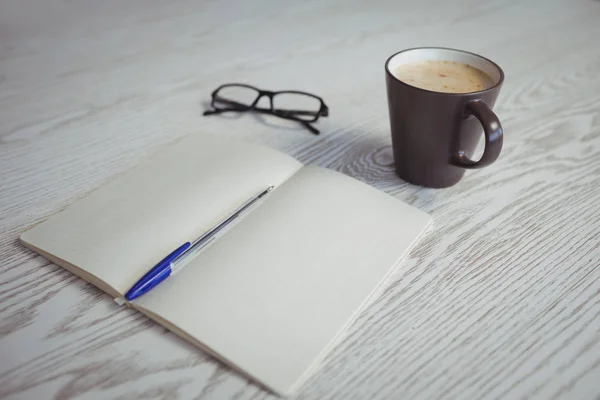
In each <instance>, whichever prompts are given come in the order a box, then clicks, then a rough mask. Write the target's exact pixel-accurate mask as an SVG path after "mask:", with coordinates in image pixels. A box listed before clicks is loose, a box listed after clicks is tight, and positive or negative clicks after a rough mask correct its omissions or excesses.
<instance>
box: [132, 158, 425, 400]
mask: <svg viewBox="0 0 600 400" xmlns="http://www.w3.org/2000/svg"><path fill="white" fill-rule="evenodd" d="M429 222H430V218H429V216H428V215H427V214H425V213H423V212H421V211H419V210H418V209H416V208H414V207H411V206H409V205H407V204H405V203H403V202H401V201H399V200H397V199H395V198H393V197H391V196H389V195H387V194H385V193H383V192H380V191H378V190H376V189H374V188H372V187H370V186H368V185H366V184H364V183H361V182H359V181H357V180H355V179H352V178H349V177H346V176H344V175H342V174H339V173H336V172H333V171H330V170H326V169H322V168H315V167H305V168H302V169H301V170H300V171H299V172H297V173H296V174H295V175H294V176H293V177H291V178H290V179H289V180H288V181H286V182H285V183H284V184H283V185H282V186H280V187H278V188H276V189H275V190H274V191H273V192H272V193H271V194H269V195H268V197H267V198H266V200H265V201H264V202H263V203H262V204H261V205H259V206H258V208H257V209H256V210H254V211H253V212H252V213H251V214H250V215H248V216H247V217H246V218H244V220H243V221H241V222H240V223H239V224H237V225H236V226H235V227H234V228H233V229H232V230H231V231H230V232H229V233H228V234H227V235H225V236H224V237H223V238H222V239H220V240H219V241H218V242H216V243H215V244H214V245H212V246H211V247H210V248H208V249H206V251H204V252H203V253H201V254H200V255H199V256H198V257H197V258H196V259H195V260H193V261H192V262H191V263H190V265H188V266H187V268H186V269H184V270H183V271H182V272H180V273H179V274H178V275H175V276H174V277H173V278H171V279H169V280H167V281H165V282H164V283H162V284H161V285H160V286H158V287H157V288H155V289H154V290H153V291H151V292H149V293H148V294H146V295H144V296H142V297H141V298H139V300H136V301H135V302H134V303H135V304H136V306H140V307H142V308H145V309H147V310H149V311H150V312H152V313H154V314H157V315H158V316H160V317H162V318H164V319H166V320H168V321H169V322H170V323H171V324H173V325H174V326H175V328H176V329H175V330H181V331H183V332H185V333H186V334H187V335H189V336H191V337H193V338H195V339H196V340H198V341H199V342H201V343H202V344H204V345H205V346H207V347H208V348H210V349H211V350H212V351H213V352H215V353H217V354H220V355H221V356H222V357H223V358H224V359H226V360H228V361H229V363H230V364H232V365H233V366H234V367H237V368H239V369H241V370H243V371H244V372H245V373H246V374H248V375H250V376H252V377H254V378H255V379H257V380H258V381H260V382H262V383H263V384H265V385H266V386H267V387H270V388H271V389H272V390H274V391H276V392H278V393H282V394H286V393H289V392H291V391H292V390H294V389H295V387H296V386H298V385H299V384H301V383H302V382H303V380H304V379H305V378H306V374H307V373H309V372H310V370H311V369H312V366H313V364H314V363H315V362H316V361H317V360H318V359H319V358H320V356H321V355H323V354H324V352H325V351H326V350H327V349H328V348H329V347H330V346H331V345H332V344H333V343H334V340H335V338H336V337H337V336H338V334H339V333H341V332H342V330H343V328H344V327H345V326H346V325H347V324H348V323H349V322H351V320H352V318H353V316H355V315H356V313H357V312H358V311H359V310H360V308H361V306H362V305H363V304H364V303H365V301H366V300H367V299H368V298H369V296H370V294H371V293H372V292H373V291H374V290H375V289H376V288H377V287H378V286H379V285H380V284H381V283H382V282H383V280H384V278H385V277H386V276H387V274H388V273H389V272H390V271H391V270H392V267H393V266H394V265H395V264H396V263H397V261H398V260H399V259H400V258H401V257H402V256H403V255H404V254H405V253H406V252H407V251H408V250H409V249H410V248H411V246H412V245H414V244H415V243H416V241H417V240H418V238H419V237H420V236H421V235H422V234H423V233H424V231H425V230H426V227H427V226H428V224H429Z"/></svg>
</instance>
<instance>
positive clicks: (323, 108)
mask: <svg viewBox="0 0 600 400" xmlns="http://www.w3.org/2000/svg"><path fill="white" fill-rule="evenodd" d="M226 87H245V88H248V89H252V90H254V91H256V92H257V93H258V95H257V97H256V99H254V101H253V102H252V104H250V105H246V104H243V103H239V102H237V101H234V100H231V99H226V98H224V97H219V96H218V93H219V91H220V90H222V89H224V88H226ZM286 93H287V94H300V95H304V96H309V97H312V98H314V99H316V100H318V101H319V102H320V106H319V111H308V110H281V109H276V108H274V107H273V98H274V97H275V96H276V95H278V94H286ZM265 96H266V97H268V98H269V106H270V107H269V108H262V107H257V104H258V102H259V101H260V99H262V98H263V97H265ZM218 102H220V103H224V104H230V105H231V106H232V107H231V108H222V107H218V106H217V105H216V103H218ZM210 105H211V106H212V108H213V110H206V111H204V113H203V114H202V115H213V114H220V113H223V112H228V111H234V112H246V111H256V112H259V113H263V114H271V115H275V116H276V117H279V118H283V119H287V120H290V121H296V122H299V123H301V124H302V125H304V126H305V127H306V128H307V129H308V130H309V131H311V132H312V133H314V134H315V135H318V134H319V133H320V132H319V130H318V129H316V128H315V127H314V126H312V125H311V124H312V123H314V122H316V121H317V120H318V119H319V118H320V117H327V116H328V115H329V107H327V105H326V104H325V102H324V101H323V99H322V98H320V97H319V96H316V95H314V94H312V93H307V92H302V91H298V90H280V91H271V90H261V89H259V88H257V87H254V86H250V85H247V84H245V83H226V84H223V85H221V86H219V87H218V88H216V89H215V90H213V92H212V93H211V102H210ZM296 115H310V116H313V118H312V119H310V120H306V119H301V118H298V117H296Z"/></svg>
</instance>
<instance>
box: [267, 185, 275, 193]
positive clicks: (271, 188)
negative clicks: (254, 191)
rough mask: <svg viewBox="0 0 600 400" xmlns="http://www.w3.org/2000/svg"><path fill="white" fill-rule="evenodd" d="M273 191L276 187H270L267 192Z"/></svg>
mask: <svg viewBox="0 0 600 400" xmlns="http://www.w3.org/2000/svg"><path fill="white" fill-rule="evenodd" d="M273 189H275V186H269V188H268V189H267V192H270V191H271V190H273Z"/></svg>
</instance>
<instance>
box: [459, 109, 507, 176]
mask: <svg viewBox="0 0 600 400" xmlns="http://www.w3.org/2000/svg"><path fill="white" fill-rule="evenodd" d="M465 112H466V115H467V116H469V115H473V116H474V117H475V118H477V119H478V120H479V122H480V123H481V126H483V133H484V135H485V149H484V150H483V155H482V156H481V158H480V159H479V161H473V160H471V159H470V158H469V157H468V156H467V155H466V153H465V152H464V151H462V150H459V151H458V152H456V153H455V154H454V155H453V156H452V161H453V164H454V165H456V166H457V167H462V168H468V169H476V168H483V167H487V166H488V165H490V164H491V163H493V162H494V161H496V159H497V158H498V156H499V155H500V150H502V138H503V133H502V125H501V124H500V120H499V119H498V117H497V116H496V114H494V112H493V111H492V110H490V108H489V107H488V106H487V104H485V103H484V102H483V101H481V100H474V101H470V102H469V103H467V105H466V106H465Z"/></svg>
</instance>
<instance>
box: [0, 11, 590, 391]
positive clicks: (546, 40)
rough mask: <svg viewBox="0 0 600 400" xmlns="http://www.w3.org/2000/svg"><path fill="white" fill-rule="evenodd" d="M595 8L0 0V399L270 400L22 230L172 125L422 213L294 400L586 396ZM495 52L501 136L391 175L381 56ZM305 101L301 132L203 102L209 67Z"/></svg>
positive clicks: (162, 138) (221, 78) (155, 146)
mask: <svg viewBox="0 0 600 400" xmlns="http://www.w3.org/2000/svg"><path fill="white" fill-rule="evenodd" d="M599 20H600V2H597V1H592V0H573V1H567V0H564V1H560V0H548V1H541V0H539V1H538V0H527V1H517V0H507V1H502V0H492V1H471V0H458V1H455V2H445V1H441V0H438V1H430V2H409V1H399V0H394V1H391V0H390V1H387V0H381V1H375V2H369V3H367V2H361V1H345V2H342V1H339V0H322V1H316V0H313V1H306V2H293V3H292V2H282V1H274V0H258V1H253V2H234V1H220V2H216V1H183V0H178V1H171V2H145V1H142V0H131V1H127V2H121V1H117V0H109V1H104V2H91V1H84V0H71V1H67V0H64V1H60V0H48V1H41V0H2V1H1V2H0V122H1V123H0V256H1V260H2V263H1V264H0V265H1V266H0V398H7V399H45V398H60V399H81V398H85V399H148V398H152V399H175V398H180V399H238V400H242V399H266V398H271V397H273V396H272V395H271V394H269V393H268V392H265V391H263V390H262V389H261V388H260V387H259V386H257V385H256V384H254V383H252V382H248V381H247V380H246V379H244V378H243V377H241V376H239V375H238V374H236V373H234V372H232V371H230V370H229V369H228V368H226V367H225V366H223V365H222V364H220V363H219V362H217V361H215V360H213V359H212V358H210V357H208V356H206V355H205V354H203V353H202V352H200V351H198V350H197V349H195V348H193V347H191V346H190V345H188V344H186V343H185V342H183V341H182V340H179V339H178V338H176V337H175V336H174V335H172V334H170V333H168V332H166V331H165V330H164V329H163V328H161V327H159V326H157V325H156V324H154V323H152V322H151V321H149V320H148V319H146V318H145V317H143V316H141V315H140V314H137V313H135V312H133V311H131V310H128V309H123V308H119V307H118V306H117V305H116V304H115V303H114V302H112V301H111V299H110V298H108V296H106V295H104V294H103V293H102V292H100V291H99V290H97V289H95V288H94V287H92V286H90V285H88V284H85V283H84V282H83V281H81V280H79V279H78V278H76V277H74V276H73V275H71V274H70V273H68V272H67V271H64V270H62V269H61V268H59V267H57V266H55V265H53V264H51V263H49V262H48V261H46V260H44V259H43V258H41V257H39V256H37V255H35V254H34V253H32V252H30V251H28V250H26V249H25V248H23V247H22V246H21V245H19V244H18V243H17V237H18V235H19V234H20V233H21V232H22V231H23V230H25V229H26V228H28V227H30V226H32V225H33V224H36V223H38V222H40V221H42V220H43V219H44V218H46V217H47V216H48V215H50V214H52V213H55V212H57V211H59V210H61V209H62V208H64V207H65V206H67V205H68V204H70V203H72V202H73V201H74V200H76V199H77V198H80V197H82V196H84V195H85V194H86V193H88V192H89V191H91V190H93V189H94V188H96V187H98V186H100V185H102V184H103V183H104V182H106V181H107V180H109V179H110V178H111V177H113V176H115V175H116V174H118V173H121V172H123V171H126V170H127V169H128V168H130V167H132V166H133V165H135V164H136V163H138V162H139V161H140V160H141V159H142V158H143V157H145V156H147V155H149V154H151V153H153V152H156V151H158V150H159V149H160V148H161V147H162V146H164V145H165V144H167V143H169V142H171V141H173V140H175V139H177V138H180V137H182V136H184V135H188V134H194V133H196V132H202V131H211V132H218V133H220V134H223V135H228V136H231V137H237V138H240V139H244V140H249V141H253V142H256V143H262V144H265V145H269V146H272V147H274V148H278V149H280V150H283V151H285V152H287V153H288V154H291V155H293V156H295V157H297V158H298V159H299V160H301V161H303V162H305V163H310V164H316V165H321V166H326V167H329V168H332V169H335V170H338V171H342V172H343V173H346V174H348V175H351V176H354V177H356V178H358V179H360V180H362V181H365V182H367V183H369V184H371V185H373V186H375V187H377V188H380V189H381V190H384V191H386V192H388V193H390V194H392V195H394V196H396V197H397V198H399V199H402V200H404V201H406V202H408V203H410V204H412V205H414V206H416V207H418V208H420V209H422V210H425V211H427V212H429V213H431V214H432V216H433V217H434V220H435V231H434V232H433V233H432V234H431V235H429V236H428V237H427V239H426V240H425V241H424V242H423V244H422V245H420V246H419V247H418V248H416V249H415V250H414V251H413V252H412V254H411V255H410V257H409V258H408V260H407V261H406V262H405V263H404V264H403V265H402V267H401V268H398V270H397V271H396V273H395V274H394V275H393V276H392V277H391V279H390V281H389V284H388V285H387V286H386V288H385V291H384V292H383V293H382V295H381V296H380V297H378V298H377V299H376V301H375V302H374V303H373V304H372V305H371V306H370V307H369V308H368V309H367V310H366V311H365V312H364V313H363V314H362V315H361V316H360V318H359V319H358V321H356V323H355V324H353V326H352V327H351V329H350V330H349V332H348V334H347V336H346V338H345V339H344V341H343V342H342V343H341V344H340V345H339V346H337V348H336V349H335V350H334V351H333V352H332V353H331V354H330V355H329V356H328V357H327V359H326V361H325V362H324V365H323V367H322V368H321V370H320V371H319V373H318V374H316V375H315V376H314V377H312V378H311V380H310V381H309V382H308V383H307V384H306V385H305V386H304V387H303V388H302V389H301V390H300V391H299V392H298V393H297V396H296V397H297V398H298V399H398V398H411V399H417V398H418V399H430V398H464V399H475V398H485V399H517V398H539V399H559V398H560V399H593V398H596V399H598V398H600V384H599V383H598V382H599V380H600V206H599V205H600V46H599V45H598V37H600V24H599V23H598V21H599ZM420 45H441V46H449V47H456V48H462V49H466V50H470V51H474V52H479V53H481V54H483V55H485V56H488V57H490V58H492V59H493V60H495V61H496V62H498V63H499V64H500V65H501V66H502V67H503V69H504V71H505V73H506V77H507V78H506V83H505V86H504V88H503V90H502V93H501V95H500V98H499V100H498V104H497V107H496V111H497V114H498V115H499V116H500V118H501V120H502V121H503V126H504V129H505V134H506V138H505V146H504V149H503V153H502V155H501V156H500V158H499V159H498V161H497V162H496V163H495V164H494V165H493V166H491V167H489V168H486V169H483V170H480V171H473V172H468V173H467V175H466V176H465V178H464V179H463V180H462V181H461V182H460V183H459V184H458V185H456V186H454V187H452V188H449V189H443V190H433V189H425V188H420V187H416V186H412V185H409V184H406V183H404V182H402V181H401V180H400V179H398V178H397V177H396V176H395V174H394V169H393V158H392V153H391V147H390V139H389V131H388V120H387V105H386V99H385V84H384V70H383V63H384V61H385V59H386V58H387V57H388V56H389V55H390V54H392V53H393V52H395V51H397V50H400V49H403V48H407V47H414V46H420ZM230 81H245V82H249V83H252V84H254V85H257V86H261V87H264V88H266V89H284V88H292V89H299V90H307V91H312V92H315V93H317V94H319V95H320V96H322V97H323V98H324V99H325V100H326V102H327V104H328V105H329V107H330V109H331V115H330V117H329V118H327V119H325V120H323V121H322V122H319V124H318V128H319V129H321V131H322V132H323V133H322V135H321V136H318V137H315V136H312V135H311V134H309V133H307V132H306V131H304V130H303V129H302V128H301V127H299V126H296V125H294V124H286V123H282V122H281V121H277V120H274V119H268V118H261V117H255V116H251V115H244V116H239V117H232V118H219V117H202V116H201V113H202V110H203V107H204V105H205V103H206V101H207V100H208V98H209V94H210V92H211V91H212V90H213V89H214V88H215V87H216V86H218V85H219V84H221V83H224V82H230Z"/></svg>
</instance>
